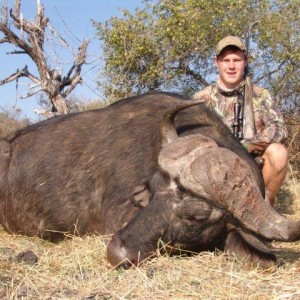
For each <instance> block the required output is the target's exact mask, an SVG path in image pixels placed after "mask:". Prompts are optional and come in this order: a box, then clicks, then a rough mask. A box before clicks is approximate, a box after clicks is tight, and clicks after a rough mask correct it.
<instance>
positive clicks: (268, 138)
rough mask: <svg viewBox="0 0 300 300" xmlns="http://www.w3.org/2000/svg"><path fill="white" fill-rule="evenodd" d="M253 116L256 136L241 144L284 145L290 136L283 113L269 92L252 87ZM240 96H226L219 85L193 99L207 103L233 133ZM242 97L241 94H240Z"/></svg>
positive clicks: (214, 84) (200, 92) (213, 85)
mask: <svg viewBox="0 0 300 300" xmlns="http://www.w3.org/2000/svg"><path fill="white" fill-rule="evenodd" d="M252 95H253V96H252V99H253V114H254V122H255V131H256V134H255V136H254V137H253V138H251V139H247V140H246V139H245V140H242V141H241V142H242V143H243V142H245V143H255V142H259V141H263V142H267V143H272V142H277V143H282V142H283V141H284V140H285V139H286V138H287V135H288V132H287V128H286V126H285V124H284V121H283V117H282V114H281V112H280V111H279V110H278V108H277V105H276V103H275V101H274V100H273V98H272V97H271V95H270V93H269V91H268V90H266V89H264V88H261V87H258V86H256V85H252ZM238 97H239V96H238V95H232V96H224V95H223V94H221V92H220V91H219V90H218V87H217V84H216V83H213V84H212V85H210V86H208V87H206V88H205V89H203V90H202V91H199V92H197V93H195V94H194V95H193V99H200V98H202V99H203V100H205V101H206V104H207V105H208V106H209V107H210V108H213V109H214V110H215V111H216V112H217V114H218V115H220V117H221V118H222V120H223V122H224V123H225V124H226V125H227V126H228V127H229V129H230V130H231V131H232V124H233V119H234V112H233V106H234V103H236V102H237V100H238ZM240 97H241V94H240Z"/></svg>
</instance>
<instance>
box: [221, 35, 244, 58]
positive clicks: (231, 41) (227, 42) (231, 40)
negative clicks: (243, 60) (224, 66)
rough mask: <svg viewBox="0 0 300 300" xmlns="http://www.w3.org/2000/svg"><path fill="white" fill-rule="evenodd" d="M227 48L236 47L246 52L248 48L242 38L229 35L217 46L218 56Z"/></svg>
mask: <svg viewBox="0 0 300 300" xmlns="http://www.w3.org/2000/svg"><path fill="white" fill-rule="evenodd" d="M227 46H235V47H237V48H239V49H240V50H242V51H246V47H245V45H244V43H243V42H242V40H241V39H240V38H238V37H237V36H232V35H229V36H226V37H225V38H223V39H222V40H221V41H219V43H218V44H217V47H216V55H219V54H220V53H221V52H222V50H223V49H224V48H225V47H227Z"/></svg>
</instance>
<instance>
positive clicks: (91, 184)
mask: <svg viewBox="0 0 300 300" xmlns="http://www.w3.org/2000/svg"><path fill="white" fill-rule="evenodd" d="M192 104H193V105H194V104H195V103H194V102H193V101H189V100H188V99H185V98H183V97H181V96H178V95H174V94H168V93H150V94H145V95H142V96H138V97H132V98H128V99H124V100H122V101H119V102H117V103H115V104H113V105H110V106H108V107H106V108H104V109H100V110H95V111H89V112H85V113H77V114H70V115H66V116H60V117H56V118H53V119H50V120H47V121H44V122H40V123H37V124H34V125H31V126H29V127H27V128H25V129H23V130H20V131H18V132H16V133H15V134H14V135H13V136H11V137H10V138H8V139H7V140H2V141H1V142H0V172H1V173H0V193H1V194H0V222H1V224H2V226H3V227H4V229H5V230H7V231H8V232H12V233H22V234H27V235H30V236H33V235H38V236H40V237H42V238H45V239H49V240H51V241H58V240H60V239H63V238H64V237H65V234H66V233H74V234H78V235H83V234H87V233H92V232H93V233H98V234H109V233H115V235H114V237H113V239H112V240H111V242H110V243H109V244H108V250H107V256H108V260H109V261H110V263H111V264H113V265H123V266H124V267H128V266H130V265H131V264H135V265H137V264H138V263H139V262H141V261H143V260H144V259H145V258H147V257H149V256H151V255H152V254H153V253H154V252H155V250H156V249H157V244H158V241H159V240H161V241H163V242H164V243H166V244H167V245H168V247H170V248H171V247H172V249H174V248H176V249H178V251H180V250H181V249H184V250H189V251H197V252H198V251H202V250H210V249H214V248H215V247H218V248H220V249H225V250H226V251H229V252H234V253H235V254H236V255H237V256H239V257H248V258H250V260H252V261H256V262H259V263H261V264H264V265H269V264H273V263H274V262H275V256H274V255H273V253H272V252H271V251H270V250H269V249H268V248H267V247H266V246H265V241H266V240H272V239H275V240H279V241H294V240H297V239H299V238H300V224H299V222H292V221H289V220H287V219H286V218H284V217H283V216H281V215H279V214H277V213H276V211H275V210H273V209H272V207H271V206H270V205H269V204H268V203H267V201H265V200H264V198H263V196H262V195H263V192H264V187H263V184H262V176H261V172H260V170H259V168H258V166H257V165H256V163H255V161H254V160H253V159H252V158H251V157H250V156H249V155H248V153H247V152H246V151H245V150H244V149H243V147H242V146H240V144H239V142H238V141H236V140H235V138H234V137H233V136H232V135H231V133H230V131H229V130H228V129H227V128H226V127H225V126H224V125H223V124H222V122H221V121H220V120H219V119H218V117H216V115H215V114H213V113H212V112H210V111H209V110H208V109H207V108H206V106H205V105H204V104H199V105H194V106H192V107H189V106H191V105H192ZM184 108H185V109H184ZM174 119H175V120H174ZM174 123H175V125H176V129H177V131H176V130H175V127H174ZM178 134H179V136H180V137H178ZM166 248H167V247H166ZM173 252H174V251H173ZM175 252H176V251H175Z"/></svg>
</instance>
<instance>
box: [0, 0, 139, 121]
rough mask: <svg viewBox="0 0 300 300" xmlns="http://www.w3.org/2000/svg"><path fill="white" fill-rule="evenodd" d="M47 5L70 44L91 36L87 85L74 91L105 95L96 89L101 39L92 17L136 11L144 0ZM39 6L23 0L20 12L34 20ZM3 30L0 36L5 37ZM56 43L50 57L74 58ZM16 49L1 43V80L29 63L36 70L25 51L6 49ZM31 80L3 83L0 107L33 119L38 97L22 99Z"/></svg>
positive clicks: (47, 0) (49, 1) (66, 0)
mask: <svg viewBox="0 0 300 300" xmlns="http://www.w3.org/2000/svg"><path fill="white" fill-rule="evenodd" d="M3 2H4V3H7V4H8V6H9V7H13V6H14V0H0V4H2V3H3ZM41 2H42V4H43V6H44V14H45V16H47V17H48V18H49V20H50V24H51V26H52V27H53V28H54V29H55V31H56V32H58V33H59V34H60V35H61V36H62V37H63V38H66V39H67V42H68V43H69V44H70V48H73V49H75V50H76V49H77V47H78V46H79V45H80V42H81V41H82V40H83V39H84V38H89V39H90V44H89V48H88V53H90V54H91V56H90V57H89V62H92V61H93V62H94V63H93V64H91V65H88V66H84V67H83V73H82V74H83V78H84V82H86V83H87V85H82V86H78V87H77V88H76V89H75V90H74V92H73V93H72V95H76V96H77V97H82V98H83V99H90V100H95V99H101V98H102V99H103V97H102V95H100V94H99V92H98V91H96V89H95V80H96V77H97V74H98V73H99V70H100V68H101V47H100V41H99V39H97V38H96V37H95V34H96V30H95V28H94V26H93V25H92V22H91V20H95V21H98V22H105V21H107V20H109V19H110V18H111V17H113V16H117V17H120V16H121V11H122V10H124V9H128V10H129V11H131V12H134V10H135V8H137V7H141V6H143V4H142V0H41ZM36 10H37V6H36V0H22V1H21V10H20V11H21V13H22V15H23V18H24V19H29V20H34V16H35V13H36ZM2 36H3V35H2V33H0V38H2ZM55 43H56V46H54V43H53V47H51V41H50V43H49V44H50V47H49V54H50V55H51V58H52V59H53V60H55V59H56V58H57V59H59V60H60V62H61V61H63V60H64V61H65V62H68V61H71V58H72V55H71V52H66V51H65V50H64V49H62V47H59V46H58V45H59V43H58V42H57V41H55ZM13 50H16V48H15V47H12V46H9V45H7V44H0V80H3V79H4V78H6V77H8V76H9V75H11V74H12V73H14V72H16V70H17V69H22V68H23V67H24V66H25V65H28V67H29V71H30V72H31V73H34V74H37V73H36V72H35V67H34V65H33V64H32V63H31V61H30V59H28V57H27V56H26V55H7V54H6V53H7V52H10V51H13ZM60 68H61V71H64V72H66V71H67V70H68V69H69V67H68V66H67V65H61V66H60ZM28 88H29V87H28V81H26V80H25V79H23V78H20V79H19V81H18V87H17V86H16V82H15V81H14V82H12V83H8V84H5V85H2V86H0V110H10V111H15V110H18V109H21V111H22V113H21V117H26V118H29V119H31V120H32V121H34V120H36V119H37V118H38V115H37V114H36V113H35V112H34V111H35V109H39V106H38V104H37V97H36V96H33V97H31V98H26V99H21V98H22V96H24V95H26V91H28Z"/></svg>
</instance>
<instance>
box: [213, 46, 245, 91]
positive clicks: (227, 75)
mask: <svg viewBox="0 0 300 300" xmlns="http://www.w3.org/2000/svg"><path fill="white" fill-rule="evenodd" d="M215 63H216V65H217V67H218V69H219V79H220V81H221V84H222V85H223V86H224V87H225V88H227V89H233V88H235V87H236V86H237V85H238V84H239V83H240V82H241V81H242V80H243V75H244V69H245V67H246V65H247V57H246V55H245V54H244V52H243V51H241V50H237V51H231V50H225V51H224V53H221V55H219V56H218V57H217V58H215Z"/></svg>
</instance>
